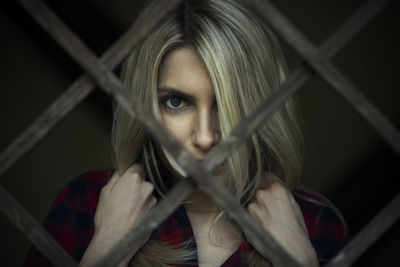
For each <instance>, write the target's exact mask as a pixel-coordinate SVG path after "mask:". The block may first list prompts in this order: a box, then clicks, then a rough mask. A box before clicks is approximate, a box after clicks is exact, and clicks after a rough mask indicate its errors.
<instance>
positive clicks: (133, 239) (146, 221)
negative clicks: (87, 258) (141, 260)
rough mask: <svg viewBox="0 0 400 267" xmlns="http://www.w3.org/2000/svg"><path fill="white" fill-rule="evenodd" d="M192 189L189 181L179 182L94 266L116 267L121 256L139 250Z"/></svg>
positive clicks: (193, 186) (191, 183) (192, 186)
mask: <svg viewBox="0 0 400 267" xmlns="http://www.w3.org/2000/svg"><path fill="white" fill-rule="evenodd" d="M194 188H195V184H194V183H193V182H192V181H191V180H190V179H184V180H182V181H180V182H179V183H178V184H177V185H175V186H174V187H173V188H172V189H171V190H169V191H168V193H167V195H166V196H165V198H163V199H162V200H161V201H160V202H159V203H158V204H157V206H156V207H155V208H153V209H151V210H150V212H149V213H147V214H146V215H145V216H144V217H143V218H142V220H141V222H139V223H138V224H137V225H136V226H135V227H133V228H132V229H130V230H129V231H128V233H127V234H126V235H125V236H124V237H123V238H122V239H121V240H120V241H119V242H118V244H117V245H116V246H114V247H113V248H112V249H111V251H110V252H109V253H108V254H107V255H105V256H104V257H103V258H101V259H100V260H99V261H98V262H97V263H96V264H95V267H100V266H104V267H107V266H117V265H118V263H119V262H121V260H122V259H123V258H124V256H123V255H128V254H129V253H130V252H132V251H137V250H139V248H140V244H142V242H140V241H141V240H144V239H145V238H146V237H147V236H149V235H150V234H151V233H152V232H153V231H155V230H156V229H157V228H158V226H159V225H161V224H162V223H163V222H164V221H165V220H166V219H167V218H168V217H169V216H170V215H171V214H172V213H173V212H174V211H175V210H176V209H177V208H178V207H179V205H181V203H182V202H183V201H185V200H186V199H187V198H188V197H189V196H190V194H191V193H192V192H193V190H194Z"/></svg>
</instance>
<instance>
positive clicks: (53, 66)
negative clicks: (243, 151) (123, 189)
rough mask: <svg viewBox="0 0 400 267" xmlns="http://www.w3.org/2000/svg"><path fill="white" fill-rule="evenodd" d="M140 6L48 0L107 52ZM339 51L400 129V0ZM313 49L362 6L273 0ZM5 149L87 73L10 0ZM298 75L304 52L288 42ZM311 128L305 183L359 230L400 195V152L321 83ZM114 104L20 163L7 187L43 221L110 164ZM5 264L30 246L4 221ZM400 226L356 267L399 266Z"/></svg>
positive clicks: (4, 45)
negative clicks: (74, 184) (87, 176)
mask: <svg viewBox="0 0 400 267" xmlns="http://www.w3.org/2000/svg"><path fill="white" fill-rule="evenodd" d="M141 2H142V1H123V0H117V1H115V0H114V1H105V0H102V1H98V0H97V1H95V0H85V1H76V0H70V1H66V0H65V1H64V0H62V1H47V3H48V4H49V6H50V7H51V8H52V9H53V10H54V11H56V13H57V14H58V15H59V16H60V17H61V18H62V19H63V20H64V21H65V22H66V23H67V24H68V25H69V26H70V27H71V28H72V29H73V30H74V31H75V32H76V33H77V34H78V35H79V36H80V37H81V38H82V39H83V41H84V42H85V43H86V44H87V45H88V46H89V47H90V48H91V49H92V50H93V51H94V52H95V53H96V54H97V55H101V54H103V53H104V52H105V50H106V49H107V48H108V47H109V46H110V45H111V44H112V43H113V42H114V41H116V39H117V38H118V37H119V36H120V35H121V34H122V33H123V32H124V31H125V30H126V29H127V28H128V27H129V26H130V24H131V23H132V22H133V21H134V18H135V16H136V14H137V11H138V8H139V7H140V6H141ZM392 2H393V3H391V4H389V5H388V6H387V7H386V8H385V9H384V10H383V11H382V12H381V13H380V14H379V15H378V16H376V17H375V18H374V19H373V20H372V21H371V22H370V23H369V24H368V25H367V26H366V27H365V28H364V29H363V30H362V31H361V32H359V33H358V34H357V35H356V36H355V37H354V38H353V39H352V40H351V41H350V42H349V43H348V44H347V45H346V46H345V47H344V48H343V49H342V50H341V51H340V52H339V53H338V54H337V55H336V56H334V57H333V59H332V62H333V64H334V65H335V66H336V67H337V68H338V69H339V70H340V71H341V72H342V73H343V74H344V75H345V76H346V77H347V78H348V79H349V80H350V81H351V82H352V83H353V84H354V85H355V86H356V87H357V88H358V89H359V90H360V91H361V92H362V93H364V94H365V95H366V96H367V97H368V99H369V100H370V102H372V103H373V104H374V105H376V106H377V107H378V108H379V109H380V110H381V111H382V112H383V113H384V114H385V115H386V116H388V117H389V119H390V120H391V121H392V122H393V123H394V124H395V125H397V126H398V125H399V120H400V105H399V104H398V102H399V96H400V92H399V90H398V89H399V88H398V85H397V78H398V70H399V68H398V62H399V59H400V58H399V51H398V47H400V42H399V38H398V34H399V25H400V24H399V18H398V15H399V4H398V1H392ZM273 3H274V4H276V5H277V7H278V8H279V9H280V10H281V11H282V12H283V13H284V14H286V15H287V16H288V17H289V18H290V20H291V21H292V22H293V23H294V24H295V25H297V27H298V28H299V29H300V30H301V31H302V32H303V33H304V34H305V35H306V36H307V37H308V38H309V39H310V40H311V41H312V42H313V43H314V44H316V45H321V44H322V43H323V41H324V40H325V39H326V38H327V37H328V36H329V35H330V34H331V33H332V32H333V31H334V30H335V29H336V28H337V27H338V26H339V25H340V24H341V22H342V21H344V20H345V19H346V18H348V17H349V16H350V15H351V13H352V12H354V11H355V10H356V9H357V8H358V7H360V5H361V4H362V3H363V1H344V0H340V1H317V0H312V1H311V0H308V1H289V0H279V1H277V0H275V1H273ZM0 7H1V9H0V25H1V29H2V31H1V42H0V56H1V63H0V67H1V71H0V84H1V90H0V100H1V105H0V120H1V123H2V128H1V129H2V131H1V138H0V149H1V150H3V149H4V148H6V147H7V145H8V144H9V143H10V142H11V141H12V140H14V138H15V137H16V136H18V135H19V134H20V133H21V132H23V130H24V129H25V128H26V127H28V126H29V125H30V124H31V123H32V121H33V120H34V119H35V118H36V117H37V116H38V115H40V114H41V113H42V112H43V111H44V110H45V109H46V107H47V106H48V105H49V104H51V103H52V101H54V100H55V99H56V98H57V97H58V96H60V94H62V93H63V92H65V91H66V90H67V89H68V87H69V86H70V85H71V84H72V83H73V82H74V81H75V80H76V79H77V78H78V77H79V76H80V75H81V74H82V70H81V68H80V67H79V66H77V64H75V62H74V61H73V60H72V59H70V58H69V56H68V55H67V54H66V53H65V52H64V51H63V50H62V49H61V48H60V47H59V46H58V45H57V44H56V43H55V42H54V41H53V40H52V39H51V38H50V37H48V36H47V34H46V33H45V32H43V31H42V30H41V29H40V27H39V26H37V25H36V23H35V22H34V21H33V20H32V19H31V18H30V16H29V15H28V14H27V13H25V11H24V10H22V9H21V8H20V7H19V6H18V5H17V4H15V3H13V1H3V2H1V4H0ZM282 46H283V49H284V52H285V54H286V56H287V60H288V63H289V66H290V68H291V69H292V70H294V69H295V68H297V67H298V66H300V65H301V63H302V60H301V58H300V57H299V56H298V55H297V54H296V52H294V50H293V49H292V48H291V47H290V46H289V45H287V44H286V43H284V42H283V41H282ZM298 95H299V99H300V102H301V105H302V110H303V116H304V124H305V130H306V133H305V134H306V156H305V162H304V175H303V181H304V183H305V184H306V185H308V186H309V187H311V188H313V189H314V190H317V191H319V192H321V193H323V194H325V195H326V196H328V197H329V198H330V199H331V200H332V201H333V202H334V203H335V204H336V205H337V206H338V207H339V209H340V210H341V211H342V212H343V214H344V216H345V218H346V219H347V221H348V224H349V226H350V228H351V230H352V232H353V234H356V233H357V232H358V231H359V230H360V229H361V228H362V227H363V226H364V225H365V224H366V223H367V222H368V221H370V220H371V218H372V217H373V216H374V215H375V214H376V213H377V212H378V211H379V210H380V209H382V208H383V207H384V206H385V204H387V203H388V201H390V200H391V199H392V198H393V196H394V195H395V194H396V193H398V191H399V190H398V188H399V182H398V177H399V173H400V168H399V163H398V162H399V158H398V156H396V154H395V153H394V152H393V150H392V149H391V148H390V147H389V146H388V145H387V144H386V143H385V142H384V141H383V139H382V138H381V137H380V136H379V135H378V134H377V133H376V132H375V131H374V130H373V129H372V128H371V127H370V126H369V125H368V124H367V123H366V122H365V121H364V120H363V119H362V118H361V117H360V116H359V115H358V113H357V112H355V111H354V109H353V108H352V107H351V106H349V105H348V103H347V102H346V101H344V100H343V98H342V97H341V96H339V95H338V94H337V93H336V92H335V91H334V90H333V89H332V87H331V86H330V85H328V84H327V83H326V82H325V81H324V80H323V79H322V78H320V77H319V76H317V75H314V76H313V77H312V78H311V79H310V80H309V81H308V82H307V83H306V84H305V85H304V87H303V88H302V90H301V91H300V92H299V94H298ZM110 125H111V101H110V100H109V99H108V97H107V96H106V95H105V93H103V92H102V91H101V90H100V89H96V90H95V92H94V93H92V94H91V95H90V96H89V97H88V98H87V99H85V100H84V101H83V102H82V103H81V104H80V105H79V106H78V107H77V108H76V109H75V110H74V111H73V112H71V113H70V114H69V115H68V116H67V117H66V118H65V119H64V120H62V121H61V123H59V124H58V125H57V126H56V127H55V128H54V129H53V130H52V131H51V132H50V133H49V135H48V136H47V137H46V138H45V139H44V140H43V141H41V142H40V143H39V144H38V145H37V146H35V147H34V148H33V149H32V150H31V151H30V152H29V153H28V154H27V155H25V156H24V157H23V158H22V159H21V160H20V161H19V162H18V163H17V164H16V165H14V166H13V167H12V168H11V169H10V170H9V171H8V172H7V173H6V174H5V175H4V176H3V177H1V182H2V184H3V185H4V186H5V187H6V188H7V190H9V191H10V192H11V193H12V194H13V196H14V197H15V198H16V199H17V200H18V201H20V202H21V204H22V205H23V206H24V207H25V208H26V209H27V210H28V211H29V212H31V213H32V214H33V216H34V217H35V218H36V219H38V220H39V221H41V220H43V218H44V216H45V215H46V213H47V212H48V209H49V207H50V205H51V203H52V201H53V199H54V197H55V195H56V194H57V192H58V191H59V190H60V189H61V188H62V187H63V186H64V185H65V184H66V183H67V182H68V181H70V180H71V179H72V178H73V177H75V176H77V175H78V174H80V173H82V172H85V171H88V170H93V169H105V168H110V167H111V166H112V164H111V148H110V144H109V143H110V142H109V139H110V137H109V132H110V128H111V126H110ZM0 218H1V220H0V229H1V230H0V231H1V236H2V237H3V238H2V240H3V242H1V249H0V251H1V259H2V263H7V264H5V265H7V266H18V265H21V264H22V262H23V258H24V257H25V255H26V253H27V250H28V248H29V246H30V242H29V241H28V240H27V239H26V238H25V237H24V236H23V235H22V234H21V233H20V232H19V231H18V230H17V229H16V228H15V227H14V226H13V225H12V224H10V223H9V222H8V220H7V219H6V217H4V216H3V215H1V216H0ZM399 240H400V227H399V224H398V223H397V225H396V226H395V227H393V228H392V229H391V230H390V231H389V232H388V233H387V234H385V235H384V237H383V238H381V239H380V240H379V242H377V243H376V244H375V245H374V246H373V247H371V249H369V250H368V251H367V253H365V254H364V256H362V257H361V258H360V259H359V260H358V265H359V266H376V265H378V264H380V265H381V266H398V265H399V264H400V257H399V256H398V253H396V252H397V251H396V247H398V246H399Z"/></svg>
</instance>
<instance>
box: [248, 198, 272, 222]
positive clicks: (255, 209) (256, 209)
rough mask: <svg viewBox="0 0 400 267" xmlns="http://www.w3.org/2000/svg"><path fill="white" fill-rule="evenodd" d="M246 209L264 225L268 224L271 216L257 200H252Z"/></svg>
mask: <svg viewBox="0 0 400 267" xmlns="http://www.w3.org/2000/svg"><path fill="white" fill-rule="evenodd" d="M247 210H248V211H249V213H250V214H251V215H252V216H253V217H254V218H256V219H257V220H258V221H259V222H261V224H263V225H264V226H267V225H268V224H269V221H270V220H271V216H270V214H269V213H268V211H267V210H266V209H265V207H264V206H261V205H260V204H258V203H257V202H252V203H250V204H249V206H248V207H247Z"/></svg>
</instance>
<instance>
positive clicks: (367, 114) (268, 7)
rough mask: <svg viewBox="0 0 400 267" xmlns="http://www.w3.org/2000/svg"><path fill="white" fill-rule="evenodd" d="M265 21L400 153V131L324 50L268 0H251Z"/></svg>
mask: <svg viewBox="0 0 400 267" xmlns="http://www.w3.org/2000/svg"><path fill="white" fill-rule="evenodd" d="M250 2H252V3H253V4H256V6H257V10H258V11H259V12H260V14H261V15H262V16H263V18H264V19H265V20H266V21H269V22H270V23H271V25H272V26H273V27H274V28H275V30H276V31H277V32H278V33H280V34H281V35H282V37H283V38H284V39H285V40H286V41H287V42H288V43H289V44H291V45H292V46H293V48H294V49H295V50H296V51H297V52H298V53H299V54H300V55H301V56H302V57H303V58H304V59H305V60H306V61H307V63H308V64H309V65H310V66H311V67H312V68H313V69H314V70H315V71H316V72H318V74H319V75H321V77H323V78H324V79H325V80H326V81H327V82H328V83H329V84H330V85H331V86H332V87H333V88H334V89H335V90H336V91H337V92H338V93H339V94H340V95H342V96H343V97H344V98H345V99H346V100H347V101H348V102H349V103H350V104H351V106H352V107H353V108H355V110H356V111H357V112H358V113H359V114H361V116H362V117H363V118H364V119H365V120H366V121H367V122H368V123H369V124H370V125H371V126H372V127H373V128H374V129H375V130H376V131H377V132H378V133H379V134H380V135H381V136H382V137H383V139H384V140H385V141H386V142H388V144H389V145H390V146H391V147H392V148H393V149H394V150H395V151H396V152H397V153H398V154H400V133H399V131H398V130H397V129H396V127H395V126H394V125H393V124H392V123H391V122H390V121H389V120H388V119H387V118H386V117H385V116H384V115H383V114H382V113H381V112H380V110H379V109H378V108H377V107H375V106H374V105H373V104H372V103H370V102H369V100H368V99H367V98H366V97H365V96H364V95H363V94H361V93H360V92H359V91H358V90H357V89H356V87H355V86H354V85H353V84H352V83H351V82H350V81H349V80H347V79H346V77H344V76H343V75H342V74H341V73H340V72H339V71H338V70H337V69H336V68H335V67H334V66H333V65H332V64H331V63H330V62H329V60H328V58H327V57H326V56H325V55H324V54H322V53H321V52H320V51H318V49H317V48H316V47H315V46H314V45H313V44H311V42H309V41H308V40H307V39H306V38H305V37H304V36H303V34H302V33H301V32H300V31H298V30H297V29H296V28H295V27H294V26H293V25H292V24H291V23H290V22H289V21H288V20H287V19H286V18H285V17H284V16H283V15H281V14H280V12H279V11H278V10H277V9H276V8H275V7H274V6H273V5H272V4H271V3H270V2H269V1H260V0H251V1H250Z"/></svg>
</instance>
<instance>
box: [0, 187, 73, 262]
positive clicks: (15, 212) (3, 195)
mask: <svg viewBox="0 0 400 267" xmlns="http://www.w3.org/2000/svg"><path fill="white" fill-rule="evenodd" d="M0 209H1V211H2V212H3V213H4V214H5V215H6V217H7V218H8V219H9V220H10V221H11V222H12V223H13V224H14V225H15V227H17V228H18V229H19V230H20V231H21V232H23V233H24V234H25V236H26V237H27V238H28V239H29V240H30V241H32V243H33V244H35V246H36V247H37V248H38V250H40V252H42V253H43V255H47V258H48V259H49V260H50V262H51V263H52V264H54V265H55V266H59V267H70V266H78V264H77V263H76V262H75V261H74V259H72V258H71V256H70V255H69V254H68V253H66V252H65V250H64V249H63V248H62V247H61V246H60V245H59V244H58V242H57V241H56V240H54V238H53V237H52V236H51V235H49V233H48V232H47V231H46V230H45V229H44V228H43V227H42V226H41V224H40V223H39V222H38V221H36V219H35V218H33V217H32V216H31V215H30V214H29V212H28V211H26V210H25V209H24V208H23V207H22V206H21V204H19V203H18V201H17V200H16V199H15V198H14V197H13V196H11V195H10V194H9V193H8V192H7V190H6V189H5V188H4V187H3V186H2V185H0Z"/></svg>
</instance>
